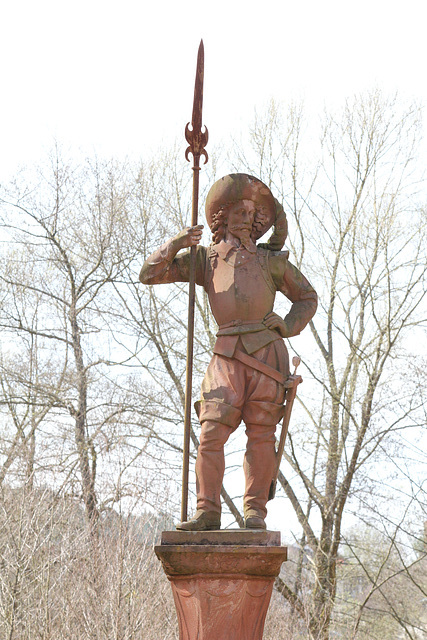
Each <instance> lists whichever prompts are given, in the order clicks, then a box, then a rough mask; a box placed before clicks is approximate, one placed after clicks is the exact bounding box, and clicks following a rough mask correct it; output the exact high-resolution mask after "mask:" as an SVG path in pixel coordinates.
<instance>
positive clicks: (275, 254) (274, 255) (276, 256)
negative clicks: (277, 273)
mask: <svg viewBox="0 0 427 640" xmlns="http://www.w3.org/2000/svg"><path fill="white" fill-rule="evenodd" d="M257 253H258V255H260V256H263V257H266V258H268V259H269V261H270V262H271V261H273V262H286V261H287V260H288V258H289V251H271V249H265V248H264V247H258V246H257Z"/></svg>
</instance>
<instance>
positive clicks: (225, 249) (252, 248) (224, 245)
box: [212, 240, 256, 260]
mask: <svg viewBox="0 0 427 640" xmlns="http://www.w3.org/2000/svg"><path fill="white" fill-rule="evenodd" d="M212 248H213V250H214V251H215V252H216V253H217V254H218V255H219V257H220V258H222V259H223V260H225V258H226V257H227V256H228V254H229V253H230V251H242V250H244V249H246V250H247V251H249V253H256V244H255V243H254V242H252V240H249V241H248V242H245V244H243V243H242V244H241V245H240V247H236V246H234V245H233V244H230V243H229V242H225V240H221V242H219V243H218V244H214V245H213V247H212Z"/></svg>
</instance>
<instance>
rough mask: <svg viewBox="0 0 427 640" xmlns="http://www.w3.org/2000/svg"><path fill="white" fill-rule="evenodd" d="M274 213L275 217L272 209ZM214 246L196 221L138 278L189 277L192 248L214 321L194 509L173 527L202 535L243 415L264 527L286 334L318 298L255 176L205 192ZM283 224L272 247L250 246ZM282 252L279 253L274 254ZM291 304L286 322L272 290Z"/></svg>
mask: <svg viewBox="0 0 427 640" xmlns="http://www.w3.org/2000/svg"><path fill="white" fill-rule="evenodd" d="M278 214H279V215H278ZM206 219H207V222H208V224H209V227H210V229H211V231H212V234H213V244H211V245H210V246H208V247H203V246H201V245H200V244H199V243H200V240H201V235H202V228H203V227H202V226H201V225H197V226H195V227H191V228H186V229H184V230H183V231H181V232H180V233H178V235H177V236H175V237H174V238H172V239H171V240H168V241H167V242H166V243H165V244H164V245H162V246H161V247H160V248H159V249H158V250H157V251H155V252H154V253H153V254H152V255H151V256H150V257H149V258H148V260H147V261H146V262H145V263H144V265H143V267H142V269H141V274H140V280H141V282H142V283H144V284H161V283H169V282H188V280H189V270H190V255H189V251H187V252H185V253H182V254H179V255H177V254H178V252H179V251H180V250H181V249H184V248H187V247H191V246H192V245H197V257H196V283H197V284H198V285H200V286H202V287H204V289H205V291H206V292H207V294H208V297H209V302H210V306H211V310H212V313H213V315H214V317H215V320H216V321H217V323H218V325H219V329H218V333H217V340H216V343H215V346H214V349H213V356H212V360H211V362H210V364H209V366H208V369H207V371H206V375H205V378H204V380H203V383H202V390H201V399H200V401H199V402H197V403H196V411H197V414H198V417H199V420H200V423H201V434H200V446H199V449H198V453H197V460H196V483H197V484H196V489H197V512H196V514H195V516H194V517H193V519H191V520H189V521H188V522H182V523H180V524H178V525H177V529H181V530H187V531H200V530H209V529H219V528H220V526H221V502H220V491H221V486H222V480H223V476H224V444H225V442H226V441H227V439H228V437H229V436H230V434H231V433H232V432H233V431H234V430H235V429H237V427H238V426H239V424H240V423H241V421H242V420H243V421H244V423H245V425H246V435H247V447H246V453H245V458H244V464H243V467H244V472H245V481H246V485H245V494H244V499H243V500H244V515H245V527H246V528H249V529H253V528H255V529H265V522H264V520H265V516H266V514H267V509H266V503H267V500H268V494H269V489H270V485H271V481H272V477H273V472H274V467H275V461H276V452H275V431H276V425H277V423H278V422H279V420H280V419H281V417H282V416H283V412H284V408H283V403H284V397H285V387H284V385H283V383H282V382H281V381H282V380H283V379H285V378H286V377H287V376H288V375H289V358H288V352H287V349H286V346H285V344H284V341H283V338H289V337H291V336H296V335H298V334H299V333H300V332H301V331H302V329H304V327H305V326H306V325H307V323H308V322H309V321H310V319H311V318H312V317H313V315H314V313H315V311H316V307H317V295H316V292H315V291H314V289H313V287H312V286H311V285H310V283H309V282H308V281H307V279H306V278H305V277H304V276H303V275H302V274H301V273H300V271H298V269H297V268H296V267H294V266H293V265H292V264H291V263H290V262H289V261H288V255H289V252H288V251H280V249H281V248H282V246H283V242H284V236H285V235H286V217H285V215H284V213H283V210H282V209H281V207H280V206H279V205H278V203H277V201H276V200H275V199H274V197H273V195H272V193H271V191H270V189H269V188H268V187H267V186H266V185H265V184H263V183H262V182H261V181H260V180H258V179H257V178H254V177H252V176H249V175H246V174H243V173H236V174H231V175H228V176H225V177H224V178H221V179H220V180H218V181H217V182H215V184H214V185H213V186H212V188H211V189H210V191H209V193H208V196H207V198H206ZM278 220H279V221H280V222H281V227H282V229H281V232H280V231H279V232H278V234H277V233H276V234H275V235H274V236H272V239H270V242H269V244H267V245H262V247H260V246H258V247H257V246H256V245H255V242H256V240H258V239H259V238H261V236H263V235H264V233H265V232H266V231H267V230H268V229H269V228H270V227H272V226H273V224H275V225H276V227H275V228H276V231H277V226H280V224H279V225H278V224H277V223H278ZM275 249H279V250H275ZM277 291H280V292H281V293H283V294H284V295H285V296H286V297H287V298H288V299H289V300H290V301H291V303H292V306H291V308H290V310H289V313H288V314H287V315H286V317H285V318H284V319H282V318H281V317H280V316H278V315H277V314H276V313H274V312H273V304H274V299H275V296H276V292H277Z"/></svg>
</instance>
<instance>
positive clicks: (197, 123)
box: [181, 40, 208, 522]
mask: <svg viewBox="0 0 427 640" xmlns="http://www.w3.org/2000/svg"><path fill="white" fill-rule="evenodd" d="M203 76H204V47H203V40H201V41H200V46H199V51H198V54H197V68H196V82H195V86H194V101H193V116H192V120H191V129H190V123H188V124H187V126H186V127H185V139H186V140H187V142H188V144H189V147H187V149H186V151H185V157H186V159H187V160H188V161H190V158H189V154H190V153H191V154H192V155H193V160H194V163H193V201H192V211H191V226H192V227H194V226H196V225H197V216H198V209H199V171H200V156H202V155H203V156H204V157H205V164H206V162H207V161H208V154H207V152H206V150H205V148H204V147H205V146H206V144H207V142H208V130H207V128H206V127H205V128H204V131H202V108H203ZM196 254H197V247H196V246H192V247H191V249H190V278H189V293H188V333H187V368H186V380H185V409H184V444H183V463H182V499H181V521H182V522H186V521H187V517H188V471H189V459H190V429H191V407H192V402H191V398H192V386H193V344H194V308H195V299H196Z"/></svg>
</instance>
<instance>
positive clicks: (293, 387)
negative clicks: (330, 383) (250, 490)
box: [268, 356, 302, 500]
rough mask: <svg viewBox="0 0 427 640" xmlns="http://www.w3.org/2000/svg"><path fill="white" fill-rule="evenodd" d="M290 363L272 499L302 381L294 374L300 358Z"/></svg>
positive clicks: (272, 483)
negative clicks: (290, 371) (290, 373)
mask: <svg viewBox="0 0 427 640" xmlns="http://www.w3.org/2000/svg"><path fill="white" fill-rule="evenodd" d="M292 364H293V365H294V367H295V369H294V372H293V374H292V375H290V376H289V377H288V379H287V380H286V403H285V413H284V415H283V422H282V432H281V434H280V440H279V445H278V447H277V453H276V467H275V469H274V474H273V480H272V481H271V485H270V491H269V494H268V499H269V500H272V499H273V498H274V496H275V495H276V485H277V478H278V477H279V470H280V463H281V461H282V456H283V451H284V449H285V442H286V436H287V435H288V428H289V421H290V419H291V413H292V407H293V404H294V400H295V397H296V395H297V387H298V385H299V384H301V382H302V378H301V376H298V375H296V373H297V368H298V366H299V365H300V364H301V359H300V358H298V356H294V357H293V358H292Z"/></svg>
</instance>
